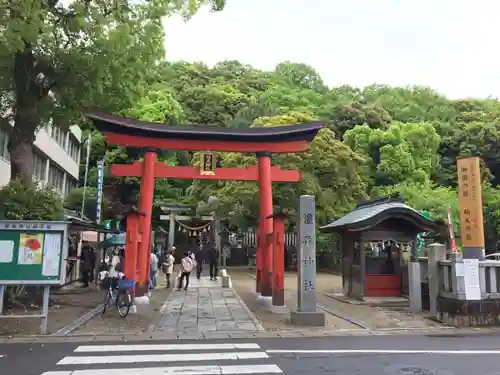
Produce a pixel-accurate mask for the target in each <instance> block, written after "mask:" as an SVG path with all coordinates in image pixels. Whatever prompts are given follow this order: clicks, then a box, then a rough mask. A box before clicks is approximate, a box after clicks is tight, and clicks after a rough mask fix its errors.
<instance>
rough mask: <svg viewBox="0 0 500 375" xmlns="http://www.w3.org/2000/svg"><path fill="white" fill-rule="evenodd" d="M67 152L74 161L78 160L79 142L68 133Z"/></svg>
mask: <svg viewBox="0 0 500 375" xmlns="http://www.w3.org/2000/svg"><path fill="white" fill-rule="evenodd" d="M67 151H68V154H69V156H70V157H71V158H72V159H73V160H74V161H76V162H77V163H78V162H80V159H79V157H80V144H79V143H78V141H77V140H76V138H75V137H74V136H73V135H72V134H71V133H70V136H69V140H68V150H67Z"/></svg>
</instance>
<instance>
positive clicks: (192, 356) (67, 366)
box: [42, 343, 283, 375]
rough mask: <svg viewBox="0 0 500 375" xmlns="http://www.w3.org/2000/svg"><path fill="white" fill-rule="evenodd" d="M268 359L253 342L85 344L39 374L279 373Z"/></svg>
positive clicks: (167, 374) (164, 374)
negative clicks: (51, 367)
mask: <svg viewBox="0 0 500 375" xmlns="http://www.w3.org/2000/svg"><path fill="white" fill-rule="evenodd" d="M270 361H271V359H270V358H269V356H268V354H267V353H266V352H265V351H264V350H262V349H261V348H260V346H259V345H258V344H256V343H242V344H236V343H214V344H198V343H193V344H182V343H179V344H144V345H141V344H130V345H84V346H79V347H77V348H76V349H75V350H74V351H73V355H71V356H67V357H64V358H62V359H61V360H60V361H59V362H57V364H56V366H57V367H56V368H55V369H54V371H48V372H44V373H43V374H42V375H122V374H123V375H132V374H141V375H180V374H182V375H205V374H210V375H240V374H281V373H282V372H283V371H282V370H281V369H280V368H279V367H278V366H277V365H276V364H272V363H269V362H270ZM204 362H207V363H204ZM140 366H142V367H140Z"/></svg>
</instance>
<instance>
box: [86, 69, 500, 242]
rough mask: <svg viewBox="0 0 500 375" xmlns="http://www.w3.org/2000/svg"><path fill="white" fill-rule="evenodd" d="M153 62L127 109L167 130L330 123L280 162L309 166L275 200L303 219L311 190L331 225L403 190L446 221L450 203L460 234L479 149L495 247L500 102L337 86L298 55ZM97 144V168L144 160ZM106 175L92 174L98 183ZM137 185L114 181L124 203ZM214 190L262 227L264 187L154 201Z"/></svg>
mask: <svg viewBox="0 0 500 375" xmlns="http://www.w3.org/2000/svg"><path fill="white" fill-rule="evenodd" d="M148 69H149V70H148V72H147V74H145V75H144V76H143V78H141V79H142V81H140V82H141V88H140V90H138V91H137V93H138V94H137V95H135V96H134V97H133V99H131V100H128V103H129V104H128V105H116V106H115V107H114V108H117V109H116V110H115V111H116V112H119V113H122V114H126V115H128V116H131V117H135V118H139V119H143V120H147V121H153V122H158V123H165V126H169V124H177V123H179V124H182V123H186V124H191V125H193V126H196V125H197V124H203V125H211V126H216V127H234V128H245V127H249V126H254V127H257V126H287V125H289V124H292V123H298V122H311V121H317V120H324V121H325V125H326V128H325V129H323V130H322V131H321V132H320V133H319V135H318V137H317V138H316V139H315V140H314V142H312V144H311V147H310V150H309V151H307V152H305V153H302V154H297V155H273V163H274V164H275V165H280V166H281V167H282V168H284V169H299V170H301V172H302V178H301V181H300V183H298V184H293V183H291V184H278V183H277V184H274V186H273V194H274V204H275V205H279V206H281V208H283V209H284V210H285V211H287V212H289V213H290V214H292V215H293V214H294V210H295V207H296V202H297V197H298V195H300V194H304V193H308V194H314V195H316V197H317V202H318V221H319V222H320V223H327V222H329V221H332V220H334V219H336V218H338V217H340V216H341V215H342V214H343V213H345V212H346V211H348V210H350V209H351V208H352V207H353V206H354V205H355V204H356V203H357V202H358V201H360V200H362V199H365V198H367V197H378V196H380V195H384V194H393V193H398V194H399V195H400V196H401V197H402V198H404V199H405V200H406V201H407V203H408V204H410V205H411V206H412V207H414V208H415V209H417V210H426V211H429V212H430V213H431V215H432V217H434V218H439V219H445V218H446V214H447V210H448V207H450V208H451V211H452V215H453V218H454V221H455V230H456V231H457V233H458V231H459V226H458V225H457V223H458V208H457V207H458V203H457V184H456V167H455V163H456V158H457V157H459V156H462V155H479V156H480V157H481V158H482V159H483V161H484V165H483V175H484V176H483V177H484V181H485V183H484V189H483V190H484V194H483V197H484V205H485V209H484V214H485V230H486V235H487V238H488V239H492V241H491V243H494V242H495V241H496V237H497V235H498V233H500V232H499V231H500V203H499V202H500V192H499V191H500V190H499V189H498V185H499V184H500V164H499V160H500V155H499V153H500V148H499V147H498V144H499V142H500V127H499V125H498V124H499V121H498V120H499V117H500V104H499V102H498V101H496V100H492V99H485V100H476V99H470V100H449V99H448V98H446V97H444V96H443V95H440V94H439V93H437V92H436V91H434V90H433V89H431V88H428V87H418V86H415V87H400V88H395V87H390V86H387V85H371V86H368V87H365V88H363V89H360V88H355V87H351V86H347V85H345V86H341V87H332V88H329V87H326V85H325V84H324V82H323V81H322V79H321V77H320V76H319V75H318V73H317V72H316V71H315V70H314V69H313V68H312V67H310V66H307V65H305V64H300V63H294V62H288V61H287V62H283V63H281V64H279V65H278V66H277V67H276V69H275V70H273V71H269V72H266V71H261V70H258V69H254V68H252V67H251V66H248V65H245V64H242V63H240V62H238V61H223V62H220V63H218V64H216V65H215V66H213V67H208V66H206V65H205V64H202V63H187V62H161V63H156V64H155V65H154V67H149V68H148ZM103 90H104V88H103ZM106 90H107V89H106ZM103 92H104V91H103ZM115 92H118V91H109V90H107V91H106V93H107V94H108V95H109V96H110V98H108V99H107V100H109V101H113V102H115V101H117V100H118V99H112V100H111V97H113V96H115V94H114V93H115ZM110 93H112V94H110ZM127 95H129V94H127ZM128 97H129V98H131V97H132V96H130V95H129V96H128ZM105 103H108V102H105ZM103 108H104V109H106V110H108V108H111V107H107V104H106V105H105V106H103ZM111 110H112V108H111ZM92 141H93V144H94V146H93V149H92V155H91V165H92V166H95V163H96V162H97V160H101V159H104V160H106V163H113V162H114V163H129V162H132V161H133V160H138V159H140V157H141V153H140V152H137V151H134V150H129V149H126V148H111V147H109V148H107V147H106V145H105V142H104V139H103V138H102V136H101V135H100V134H98V133H93V134H92ZM217 157H218V167H244V166H248V165H255V164H256V159H255V156H253V155H248V154H245V155H242V154H233V153H224V154H222V153H221V154H218V155H217ZM160 158H161V160H163V161H165V162H166V163H169V164H171V165H196V163H197V162H199V155H198V154H196V153H195V154H192V153H187V152H172V151H166V152H165V153H164V154H162V155H160ZM95 175H96V174H95V169H92V170H91V172H90V173H89V181H91V184H93V186H95ZM137 182H138V181H137V180H136V179H125V180H116V179H112V180H106V183H105V184H107V185H112V184H115V186H114V187H115V190H116V191H118V192H119V193H118V194H116V199H120V200H127V199H129V200H134V199H136V196H137V191H138V184H137ZM120 189H122V190H120ZM211 195H215V196H217V197H218V198H219V202H218V204H217V208H216V210H217V211H218V212H219V213H220V214H221V215H223V216H227V217H228V218H229V219H230V220H231V221H232V222H233V223H236V224H239V225H241V226H242V227H246V226H253V225H255V223H256V221H257V220H258V199H259V198H258V188H257V184H256V183H253V182H248V183H244V182H232V181H227V182H222V181H217V182H214V181H158V182H157V191H156V198H155V200H156V201H158V202H161V201H165V202H182V203H190V204H194V205H198V207H200V210H201V208H203V210H206V207H205V206H206V201H207V199H208V197H209V196H211ZM200 202H201V203H200ZM489 246H490V247H491V246H494V245H489Z"/></svg>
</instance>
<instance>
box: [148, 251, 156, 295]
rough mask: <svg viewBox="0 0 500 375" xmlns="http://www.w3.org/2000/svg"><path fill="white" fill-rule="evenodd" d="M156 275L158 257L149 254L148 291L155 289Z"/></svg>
mask: <svg viewBox="0 0 500 375" xmlns="http://www.w3.org/2000/svg"><path fill="white" fill-rule="evenodd" d="M157 274H158V257H157V256H156V254H155V253H151V259H150V269H149V289H154V288H156V275H157Z"/></svg>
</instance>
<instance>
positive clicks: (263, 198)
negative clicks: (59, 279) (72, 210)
mask: <svg viewBox="0 0 500 375" xmlns="http://www.w3.org/2000/svg"><path fill="white" fill-rule="evenodd" d="M87 117H88V118H89V119H90V120H91V121H92V122H93V123H94V125H95V127H96V128H97V129H98V130H99V131H101V132H102V133H103V135H104V136H105V138H106V141H107V143H108V144H110V145H120V146H126V147H135V148H144V149H145V150H144V161H143V162H138V161H136V162H134V163H132V164H114V165H112V166H111V176H114V177H124V176H130V177H141V185H140V195H139V208H138V211H139V212H140V213H141V215H139V216H137V215H131V217H129V218H128V219H127V220H129V219H130V222H131V224H132V225H127V241H126V249H125V274H126V276H127V278H129V279H134V280H136V281H137V282H138V288H137V289H136V296H140V295H143V294H145V293H146V291H147V285H148V282H149V262H150V260H149V259H150V255H151V240H152V239H151V212H152V208H153V198H154V182H155V178H178V179H209V180H235V181H258V182H259V189H260V194H259V198H260V199H259V200H260V212H259V217H260V223H259V229H258V236H259V240H258V248H257V253H256V258H257V259H256V260H257V275H256V278H257V281H256V292H257V293H260V294H261V295H262V296H263V297H272V295H273V290H274V294H278V295H276V296H275V297H276V298H273V300H274V301H279V302H277V303H275V305H278V306H283V304H284V269H282V268H283V262H273V251H272V248H273V245H275V251H279V252H282V255H281V257H284V253H283V251H284V249H283V246H281V245H282V244H283V242H284V241H283V240H284V239H283V240H281V241H280V240H276V239H275V238H274V237H273V233H274V234H275V235H279V236H282V235H283V233H281V231H280V233H278V232H275V231H274V228H273V203H272V200H273V198H272V183H273V182H298V181H299V180H300V172H299V171H286V170H281V169H280V167H279V166H273V167H272V166H271V154H272V153H296V152H303V151H306V150H307V149H308V148H309V143H310V142H311V141H312V140H313V139H314V137H315V136H316V135H317V133H318V131H319V130H320V129H321V128H322V127H323V126H324V125H323V124H321V123H310V124H297V125H289V126H275V127H255V128H246V129H225V128H213V127H206V126H205V127H203V126H194V127H190V126H169V125H165V124H156V123H149V122H144V121H138V120H134V119H130V118H126V117H121V116H114V115H108V114H104V113H92V114H89V115H87ZM158 149H167V150H185V151H208V152H215V151H219V152H243V153H255V154H256V156H257V166H249V167H247V168H218V169H217V170H216V171H215V165H212V168H213V172H208V173H207V172H206V171H203V168H201V169H200V168H195V167H171V166H167V165H165V163H162V162H158V161H157V155H158V153H157V150H158ZM134 220H138V223H137V224H136V223H135V221H134ZM127 224H128V222H127ZM280 244H281V245H280ZM276 256H279V254H275V257H276ZM137 270H138V272H137ZM273 274H274V277H273ZM273 284H274V285H273Z"/></svg>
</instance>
